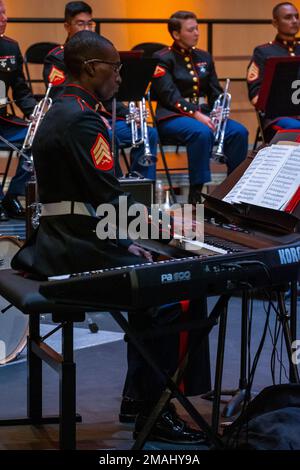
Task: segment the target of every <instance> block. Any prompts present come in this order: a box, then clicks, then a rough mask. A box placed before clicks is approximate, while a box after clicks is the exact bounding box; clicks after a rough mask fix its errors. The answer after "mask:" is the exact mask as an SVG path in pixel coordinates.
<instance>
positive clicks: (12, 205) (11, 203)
mask: <svg viewBox="0 0 300 470" xmlns="http://www.w3.org/2000/svg"><path fill="white" fill-rule="evenodd" d="M2 206H3V208H4V209H5V211H6V213H7V215H8V216H9V217H11V218H13V219H25V210H24V209H23V207H22V204H21V203H20V201H19V200H18V198H17V196H11V195H10V194H6V196H4V199H3V200H2Z"/></svg>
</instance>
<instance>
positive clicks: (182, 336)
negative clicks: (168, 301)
mask: <svg viewBox="0 0 300 470" xmlns="http://www.w3.org/2000/svg"><path fill="white" fill-rule="evenodd" d="M180 306H181V310H182V317H186V315H187V314H188V312H189V308H190V301H189V300H182V301H181V302H180ZM188 341H189V332H188V331H180V333H179V353H178V363H179V364H181V361H182V360H183V359H184V356H185V355H186V353H187V349H188ZM179 389H180V391H181V392H182V393H184V392H185V385H184V381H183V380H182V381H181V383H180V384H179Z"/></svg>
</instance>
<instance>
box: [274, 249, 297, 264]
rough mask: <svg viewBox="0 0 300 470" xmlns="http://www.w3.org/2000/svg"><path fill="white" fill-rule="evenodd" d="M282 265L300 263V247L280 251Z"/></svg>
mask: <svg viewBox="0 0 300 470" xmlns="http://www.w3.org/2000/svg"><path fill="white" fill-rule="evenodd" d="M278 254H279V258H280V264H292V263H299V261H300V246H297V247H296V248H283V249H281V250H278Z"/></svg>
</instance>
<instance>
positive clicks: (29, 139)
mask: <svg viewBox="0 0 300 470" xmlns="http://www.w3.org/2000/svg"><path fill="white" fill-rule="evenodd" d="M52 86H53V85H52V84H51V83H49V85H48V88H47V91H46V94H45V96H44V98H43V99H42V100H41V101H39V102H38V104H37V105H36V106H35V108H34V110H33V113H32V116H31V118H30V124H29V126H28V130H27V134H26V137H25V139H24V142H23V145H22V148H21V150H19V152H18V153H19V154H20V155H22V156H23V157H24V158H25V162H24V164H23V168H24V169H25V170H27V171H30V172H32V171H33V157H32V153H30V154H29V155H28V154H27V153H26V152H27V151H28V150H31V147H32V144H33V141H34V138H35V135H36V133H37V130H38V128H39V125H40V123H41V121H42V119H43V118H44V116H45V114H46V113H47V111H49V109H50V108H51V106H52V99H51V98H50V96H49V94H50V91H51V88H52Z"/></svg>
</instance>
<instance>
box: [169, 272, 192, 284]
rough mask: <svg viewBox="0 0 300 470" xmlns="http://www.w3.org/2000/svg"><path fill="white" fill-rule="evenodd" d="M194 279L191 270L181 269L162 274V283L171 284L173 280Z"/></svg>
mask: <svg viewBox="0 0 300 470" xmlns="http://www.w3.org/2000/svg"><path fill="white" fill-rule="evenodd" d="M191 279H192V273H191V271H180V272H178V273H167V274H162V275H161V283H162V284H169V283H171V282H183V281H190V280H191Z"/></svg>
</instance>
